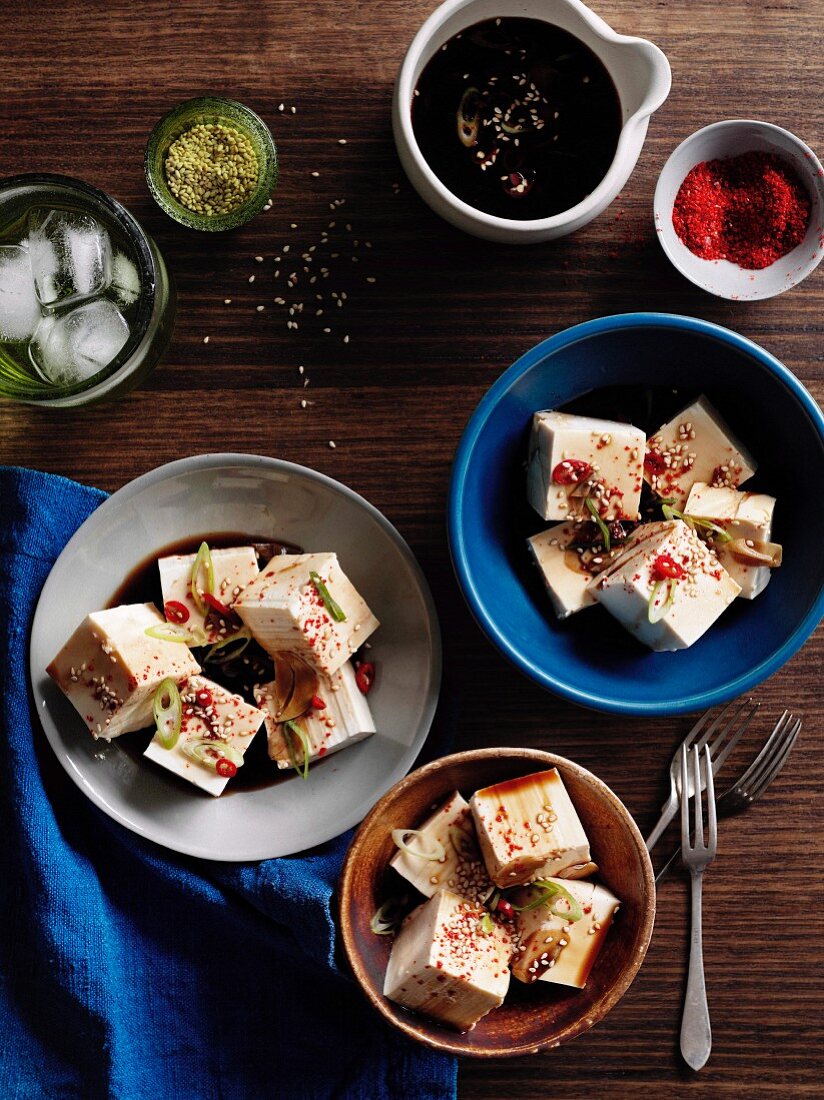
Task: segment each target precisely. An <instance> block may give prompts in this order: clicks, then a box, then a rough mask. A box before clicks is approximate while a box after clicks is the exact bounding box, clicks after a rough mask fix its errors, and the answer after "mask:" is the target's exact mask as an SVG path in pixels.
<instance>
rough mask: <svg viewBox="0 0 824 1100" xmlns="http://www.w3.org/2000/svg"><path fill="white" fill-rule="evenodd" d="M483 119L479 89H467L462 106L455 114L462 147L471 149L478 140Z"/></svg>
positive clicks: (462, 99)
mask: <svg viewBox="0 0 824 1100" xmlns="http://www.w3.org/2000/svg"><path fill="white" fill-rule="evenodd" d="M480 118H481V93H480V92H479V91H478V89H477V88H467V89H466V91H465V92H464V94H463V95H462V96H461V104H460V106H459V107H458V110H457V111H456V112H455V123H456V125H457V128H458V138H459V139H460V142H461V145H465V146H466V148H467V149H470V148H471V147H472V146H473V145H474V144H475V143H476V141H477V140H478V129H479V127H480Z"/></svg>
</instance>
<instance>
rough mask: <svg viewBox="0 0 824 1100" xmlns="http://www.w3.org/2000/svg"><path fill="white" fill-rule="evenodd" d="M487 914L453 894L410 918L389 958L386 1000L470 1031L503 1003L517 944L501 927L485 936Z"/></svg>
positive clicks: (435, 899)
mask: <svg viewBox="0 0 824 1100" xmlns="http://www.w3.org/2000/svg"><path fill="white" fill-rule="evenodd" d="M485 913H486V910H485V909H484V908H483V907H482V906H479V905H474V904H472V903H471V902H469V901H467V900H466V899H464V898H461V897H459V896H458V895H457V894H453V893H452V892H451V891H449V890H439V891H438V893H437V894H433V896H432V897H431V898H430V899H429V901H427V902H425V903H424V904H423V905H421V906H420V907H419V908H418V909H416V910H414V911H413V912H412V913H410V915H409V916H408V917H407V918H406V920H405V921H404V923H403V925H402V926H401V930H400V932H399V933H398V936H397V938H396V940H395V943H394V944H393V946H392V953H391V955H390V956H389V965H388V966H387V968H386V977H385V979H384V983H383V995H384V996H385V997H388V998H389V999H390V1001H394V1002H395V1003H396V1004H399V1005H403V1006H404V1007H405V1008H411V1009H413V1010H414V1011H416V1012H420V1013H422V1014H423V1015H424V1016H430V1017H432V1019H435V1020H439V1021H440V1022H441V1023H444V1024H448V1025H449V1026H450V1027H454V1028H456V1029H457V1030H458V1031H469V1030H470V1029H471V1028H473V1027H474V1026H475V1024H476V1023H477V1022H478V1020H480V1019H481V1018H482V1017H483V1016H486V1014H487V1013H488V1012H491V1011H492V1009H493V1008H498V1006H499V1005H501V1004H502V1003H503V1000H504V997H505V996H506V992H507V990H508V989H509V959H510V956H511V954H512V940H511V937H510V935H509V933H508V932H507V931H506V930H505V929H503V928H502V927H501V926H500V925H499V924H498V923H495V922H492V925H491V927H492V930H491V931H489V932H487V931H484V928H483V925H482V921H483V918H484V914H485Z"/></svg>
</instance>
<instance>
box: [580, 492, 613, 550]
mask: <svg viewBox="0 0 824 1100" xmlns="http://www.w3.org/2000/svg"><path fill="white" fill-rule="evenodd" d="M584 504H586V506H587V509H588V511H589V513H590V515H591V516H592V518H593V519H594V520H595V523H596V524H597V526H598V530H599V531H600V532H601V538H602V539H603V540H604V549H605V550H606V551H609V528H608V527H607V525H606V524H605V523H604V521H603V520H602V519H601V514H600V512H599V511H598V505H597V504H596V503H595V501H594V500H593V499H592V497H587V498H586V500H585V501H584Z"/></svg>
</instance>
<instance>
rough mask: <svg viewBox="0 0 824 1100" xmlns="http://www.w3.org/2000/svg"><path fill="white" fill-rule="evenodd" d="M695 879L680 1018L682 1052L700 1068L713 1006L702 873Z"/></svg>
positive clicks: (708, 1040)
mask: <svg viewBox="0 0 824 1100" xmlns="http://www.w3.org/2000/svg"><path fill="white" fill-rule="evenodd" d="M691 879H692V931H691V934H690V968H689V976H688V978H687V993H686V996H685V998H684V1014H683V1016H682V1018H681V1053H682V1054H683V1056H684V1061H685V1062H686V1063H687V1065H689V1066H691V1067H692V1068H693V1069H701V1067H702V1066H703V1065H704V1064H705V1063H706V1061H707V1059H708V1058H709V1056H710V1050H711V1049H712V1029H711V1028H710V1010H709V1006H708V1005H707V987H706V984H705V982H704V951H703V945H702V939H701V882H702V876H701V874H700V873H699V874H693V875H691Z"/></svg>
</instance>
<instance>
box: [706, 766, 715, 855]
mask: <svg viewBox="0 0 824 1100" xmlns="http://www.w3.org/2000/svg"><path fill="white" fill-rule="evenodd" d="M704 754H705V755H704V764H705V765H706V768H705V770H706V773H707V849H708V852H709V857H710V859H712V858H713V857H714V856H715V849H716V847H717V845H718V819H717V817H716V812H715V781H714V779H713V777H712V758H711V757H710V750H709V748H705V749H704Z"/></svg>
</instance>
